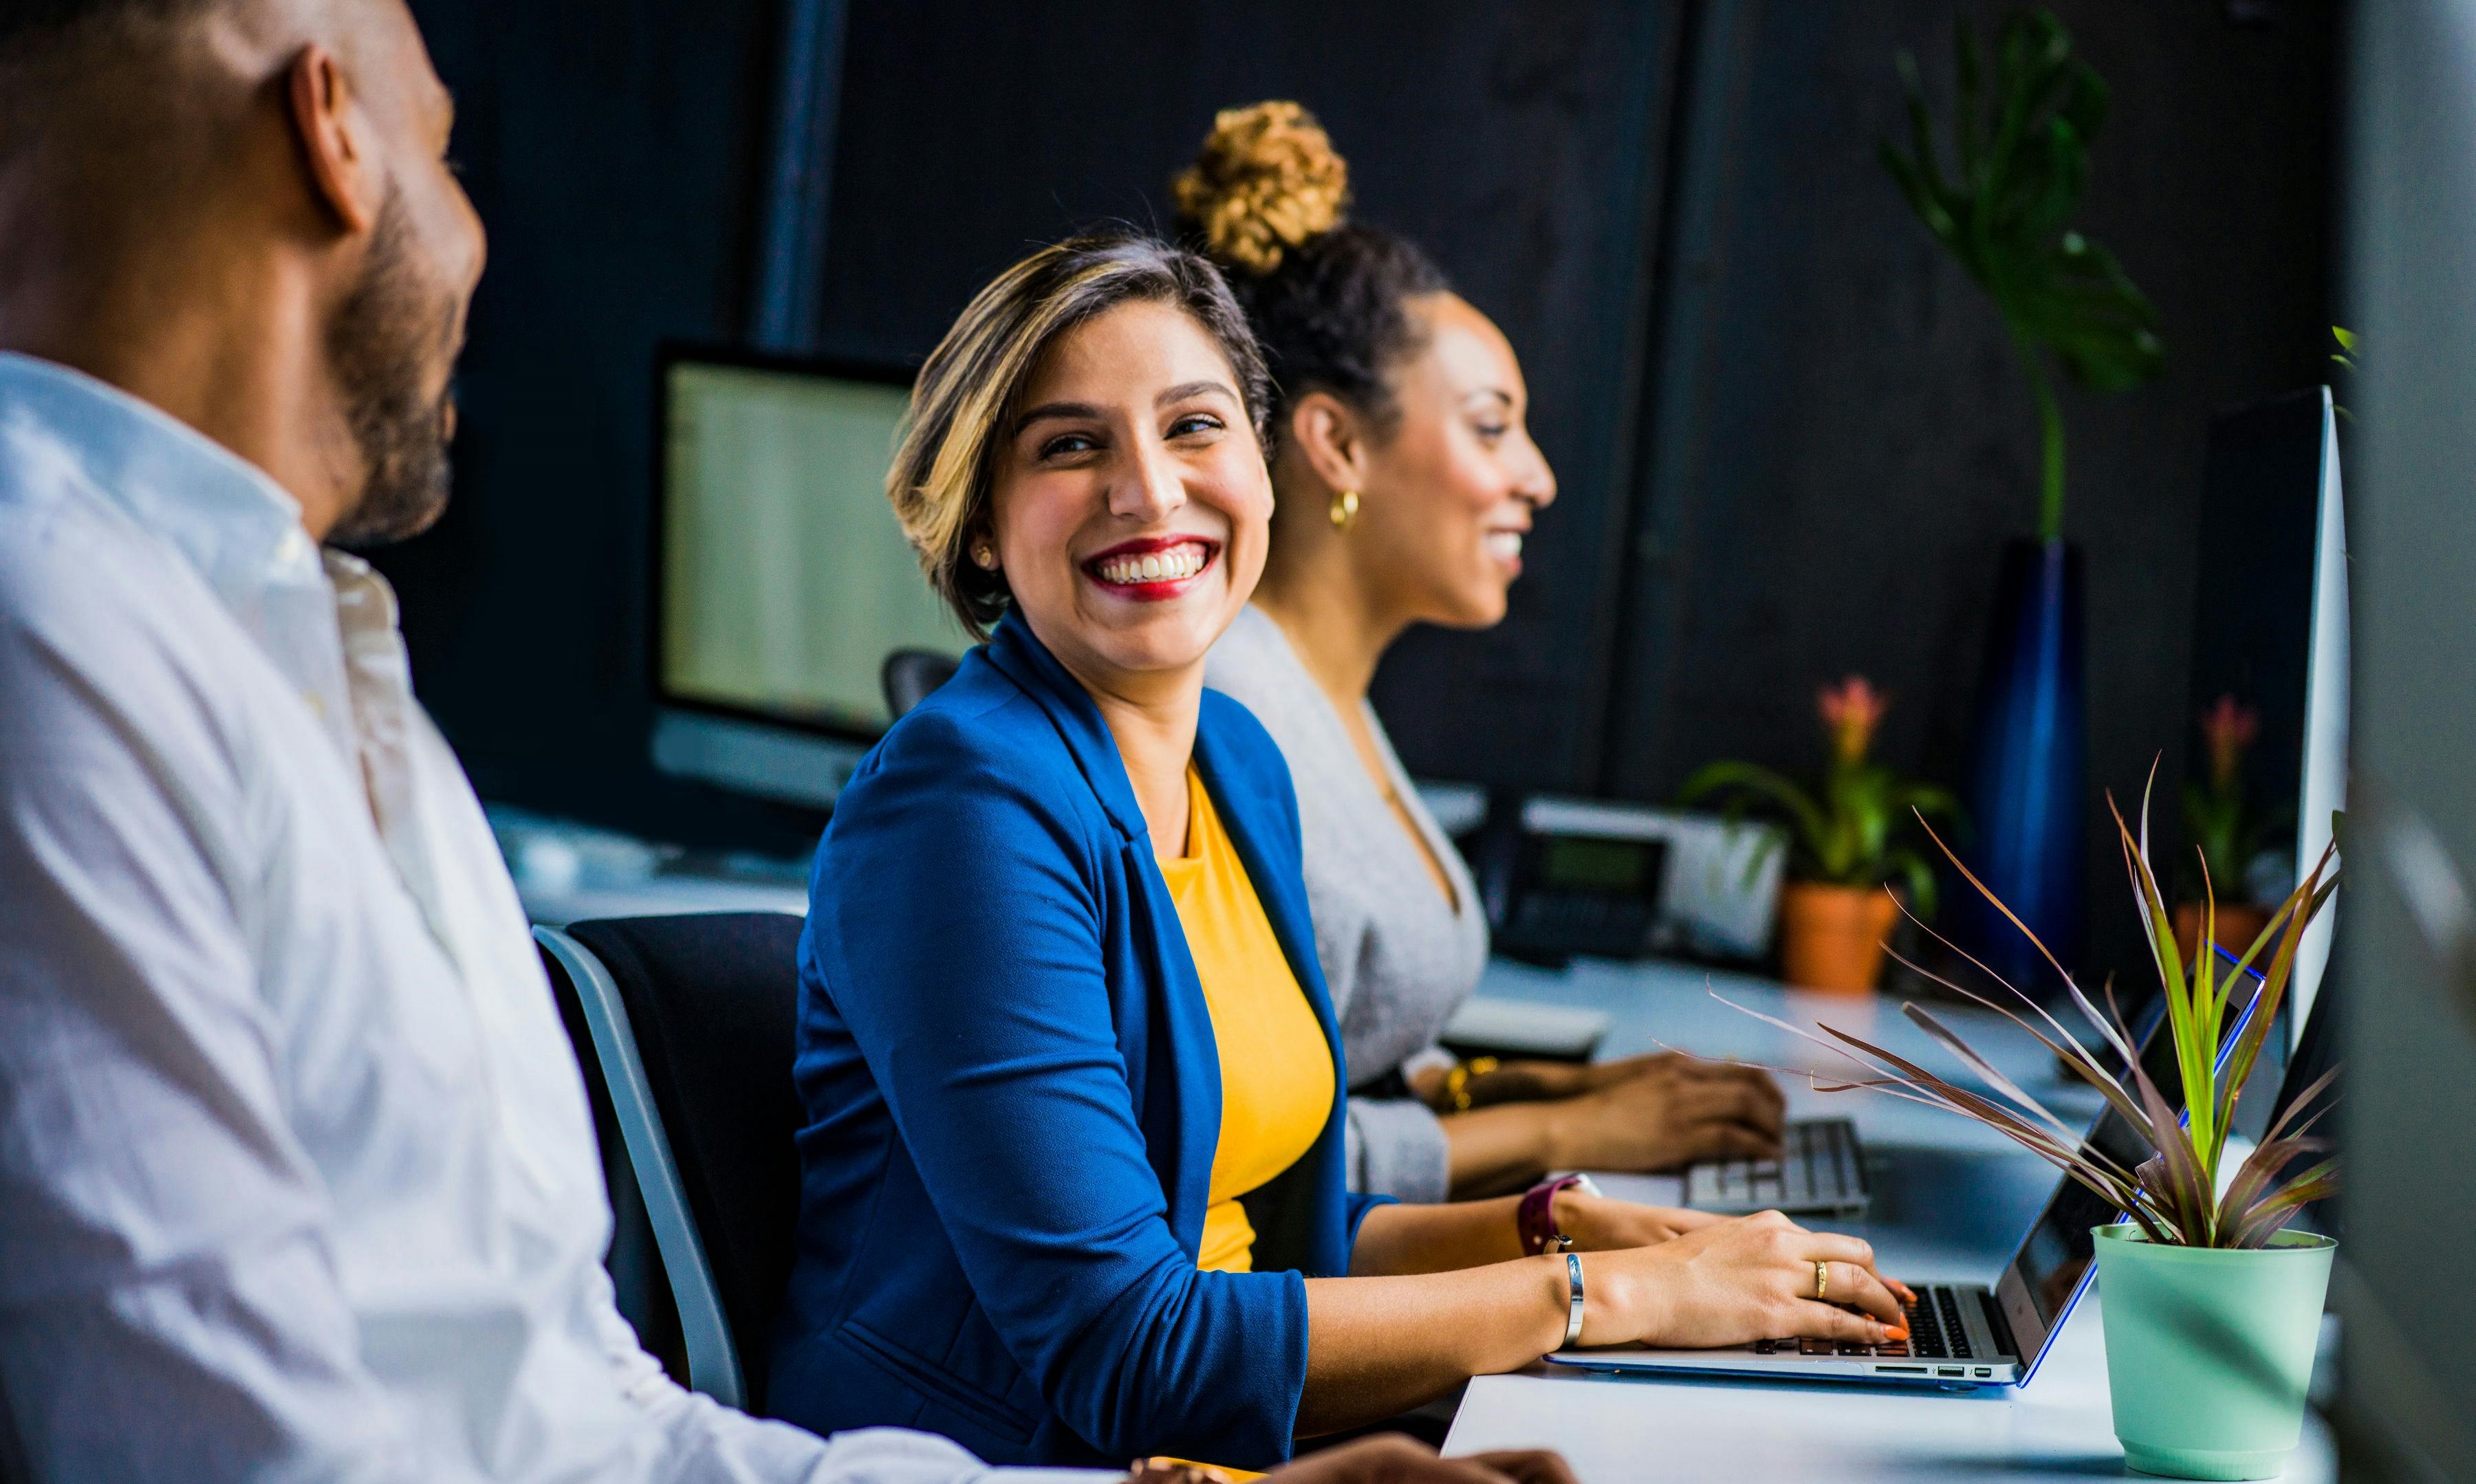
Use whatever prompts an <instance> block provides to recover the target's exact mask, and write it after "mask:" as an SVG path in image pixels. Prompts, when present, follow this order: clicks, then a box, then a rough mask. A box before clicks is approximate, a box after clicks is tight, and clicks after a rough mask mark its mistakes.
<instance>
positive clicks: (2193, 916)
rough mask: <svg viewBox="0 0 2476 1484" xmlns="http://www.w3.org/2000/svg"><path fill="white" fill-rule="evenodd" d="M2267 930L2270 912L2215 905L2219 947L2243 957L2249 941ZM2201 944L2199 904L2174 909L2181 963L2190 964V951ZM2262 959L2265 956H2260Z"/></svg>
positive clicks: (2248, 906) (2239, 905) (2242, 905)
mask: <svg viewBox="0 0 2476 1484" xmlns="http://www.w3.org/2000/svg"><path fill="white" fill-rule="evenodd" d="M2268 926H2269V908H2267V907H2257V906H2254V905H2253V904H2252V903H2248V902H2221V903H2218V947H2220V948H2222V949H2225V950H2226V951H2227V952H2230V953H2233V954H2235V955H2236V956H2237V957H2238V958H2241V957H2242V956H2243V951H2244V950H2245V949H2248V948H2250V947H2252V940H2253V939H2255V938H2257V937H2259V936H2261V930H2262V929H2263V928H2266V927H2268ZM2200 942H2201V904H2200V903H2197V902H2187V903H2183V904H2182V905H2181V906H2178V907H2177V908H2176V909H2175V946H2176V947H2177V948H2179V949H2181V950H2183V952H2184V962H2186V963H2188V964H2189V963H2191V961H2192V951H2193V950H2194V949H2195V948H2197V947H2199V946H2200ZM2263 956H2264V957H2265V958H2266V956H2267V955H2266V954H2265V955H2263Z"/></svg>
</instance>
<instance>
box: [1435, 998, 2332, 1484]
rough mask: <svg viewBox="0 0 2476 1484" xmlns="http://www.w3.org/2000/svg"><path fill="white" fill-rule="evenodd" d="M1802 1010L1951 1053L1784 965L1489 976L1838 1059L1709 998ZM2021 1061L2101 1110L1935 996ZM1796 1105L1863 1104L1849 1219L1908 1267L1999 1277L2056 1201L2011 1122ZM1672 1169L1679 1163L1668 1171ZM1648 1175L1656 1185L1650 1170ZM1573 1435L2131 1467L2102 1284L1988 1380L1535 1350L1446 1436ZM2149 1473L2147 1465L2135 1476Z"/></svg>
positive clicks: (2064, 1467) (2009, 1039) (2007, 1033)
mask: <svg viewBox="0 0 2476 1484" xmlns="http://www.w3.org/2000/svg"><path fill="white" fill-rule="evenodd" d="M1713 988H1716V989H1717V990H1718V991H1719V993H1720V994H1721V995H1724V996H1726V997H1727V998H1729V999H1730V1000H1734V1001H1736V1002H1739V1003H1741V1004H1745V1005H1748V1006H1751V1007H1753V1008H1755V1009H1759V1010H1762V1011H1763V1012H1764V1013H1766V1014H1770V1015H1774V1016H1777V1017H1779V1018H1780V1019H1782V1020H1786V1021H1788V1022H1789V1023H1790V1024H1792V1025H1796V1026H1812V1025H1813V1023H1814V1022H1815V1021H1817V1020H1827V1021H1828V1022H1830V1023H1831V1024H1832V1025H1835V1026H1840V1027H1841V1028H1842V1029H1844V1030H1846V1031H1848V1032H1850V1033H1851V1034H1855V1035H1860V1036H1864V1037H1866V1038H1867V1039H1868V1040H1870V1041H1874V1042H1875V1043H1876V1044H1878V1045H1882V1046H1885V1047H1888V1048H1889V1049H1891V1050H1894V1051H1899V1052H1900V1053H1901V1054H1902V1055H1911V1056H1915V1057H1916V1058H1917V1059H1919V1061H1921V1062H1923V1063H1924V1064H1926V1065H1928V1066H1932V1067H1935V1068H1936V1069H1937V1070H1945V1069H1950V1070H1953V1071H1956V1070H1957V1068H1956V1067H1955V1066H1954V1065H1953V1063H1952V1062H1951V1060H1950V1058H1949V1056H1948V1055H1947V1053H1944V1052H1943V1051H1940V1049H1936V1048H1934V1047H1933V1043H1932V1042H1931V1041H1930V1039H1929V1038H1928V1037H1927V1036H1926V1035H1925V1034H1924V1032H1922V1031H1920V1030H1918V1029H1917V1028H1916V1027H1915V1026H1911V1025H1910V1024H1909V1023H1908V1022H1907V1021H1905V1020H1904V1019H1902V1017H1901V1015H1900V1013H1899V1006H1898V1003H1897V1002H1894V1001H1888V1000H1872V999H1867V1000H1844V999H1838V998H1835V997H1830V996H1820V995H1809V994H1798V993H1793V992H1790V991H1787V990H1784V989H1782V988H1780V987H1779V986H1778V985H1776V984H1773V983H1771V982H1770V981H1768V980H1764V979H1756V978H1749V977H1743V976H1735V975H1728V974H1723V973H1706V972H1705V971H1703V970H1701V969H1697V968H1688V967H1685V966H1681V965H1675V964H1659V963H1650V964H1642V965H1631V966H1624V965H1616V964H1608V963H1599V962H1592V961H1583V962H1580V963H1577V964H1576V965H1574V967H1572V969H1570V970H1566V971H1563V972H1561V973H1549V972H1547V971H1543V970H1537V969H1531V968H1526V967H1524V966H1522V965H1519V964H1511V963H1506V962H1503V961H1500V960H1499V961H1498V962H1496V963H1493V964H1491V965H1490V966H1489V968H1488V973H1487V977H1486V978H1485V979H1484V980H1483V981H1482V982H1481V983H1480V986H1479V993H1480V994H1481V995H1483V996H1487V997H1491V998H1495V999H1499V1000H1511V1001H1522V1002H1532V1003H1545V1004H1558V1005H1568V1006H1572V1007H1576V1008H1586V1009H1593V1010H1598V1011H1601V1012H1604V1013H1605V1014H1607V1015H1608V1017H1609V1019H1610V1025H1609V1029H1608V1035H1607V1038H1606V1040H1605V1042H1604V1043H1602V1046H1601V1054H1603V1055H1608V1056H1624V1055H1630V1054H1632V1053H1634V1052H1637V1051H1657V1050H1659V1049H1660V1047H1661V1045H1662V1044H1663V1043H1665V1044H1666V1045H1669V1046H1672V1047H1674V1048H1676V1049H1678V1050H1681V1051H1699V1052H1702V1053H1705V1054H1710V1055H1724V1056H1736V1057H1741V1058H1744V1059H1746V1060H1753V1061H1761V1062H1765V1063H1767V1064H1770V1065H1772V1066H1778V1067H1787V1068H1793V1069H1797V1070H1814V1071H1832V1070H1838V1069H1840V1068H1841V1067H1842V1066H1843V1064H1839V1063H1836V1062H1835V1061H1834V1059H1833V1058H1831V1057H1829V1056H1828V1055H1826V1054H1825V1053H1824V1052H1822V1051H1820V1050H1818V1049H1815V1048H1813V1047H1811V1046H1808V1045H1807V1044H1805V1043H1803V1042H1800V1041H1797V1040H1796V1039H1795V1038H1794V1037H1792V1036H1790V1035H1788V1034H1787V1033H1786V1032H1784V1031H1781V1030H1779V1029H1777V1028H1775V1027H1773V1026H1769V1025H1766V1024H1764V1023H1763V1022H1761V1021H1758V1020H1755V1019H1753V1018H1752V1017H1751V1016H1748V1015H1745V1014H1742V1013H1740V1012H1739V1011H1737V1010H1734V1009H1731V1008H1729V1007H1728V1006H1726V1005H1724V1004H1721V1003H1720V1002H1717V1001H1716V1000H1714V999H1712V998H1711V996H1710V993H1709V990H1710V989H1713ZM1933 1008H1934V1010H1935V1012H1936V1015H1937V1016H1938V1018H1941V1019H1944V1021H1945V1022H1946V1023H1947V1024H1951V1025H1953V1026H1954V1027H1955V1028H1957V1029H1959V1030H1960V1031H1961V1033H1962V1034H1963V1035H1965V1036H1968V1038H1969V1041H1970V1044H1971V1045H1973V1046H1976V1047H1977V1048H1978V1049H1979V1050H1980V1051H1984V1052H1986V1053H1987V1055H1988V1059H1989V1060H1991V1061H1993V1063H1994V1064H1995V1065H1996V1066H1997V1067H1999V1068H2001V1069H2002V1071H2003V1072H2004V1074H2005V1075H2006V1076H2011V1077H2013V1078H2014V1079H2015V1080H2017V1081H2018V1082H2019V1083H2020V1084H2021V1085H2022V1086H2023V1087H2024V1088H2026V1089H2027V1090H2028V1091H2030V1092H2031V1093H2032V1094H2034V1095H2035V1096H2037V1097H2039V1098H2040V1099H2042V1100H2048V1105H2049V1106H2052V1107H2054V1108H2055V1110H2056V1112H2057V1113H2059V1114H2061V1115H2063V1116H2064V1117H2066V1118H2072V1117H2076V1116H2083V1117H2086V1116H2094V1114H2095V1112H2096V1110H2097V1108H2098V1106H2099V1104H2098V1102H2097V1095H2096V1094H2095V1093H2094V1092H2092V1091H2091V1090H2090V1089H2088V1088H2087V1087H2086V1086H2085V1085H2082V1084H2079V1083H2077V1082H2071V1083H2067V1082H2066V1081H2065V1080H2064V1078H2065V1076H2066V1075H2065V1074H2064V1073H2063V1072H2062V1071H2061V1069H2060V1068H2058V1067H2057V1066H2056V1065H2055V1064H2054V1059H2053V1057H2052V1056H2051V1055H2050V1054H2048V1053H2047V1052H2046V1051H2045V1050H2044V1048H2043V1047H2040V1046H2039V1045H2038V1044H2037V1043H2036V1042H2035V1041H2034V1040H2032V1039H2030V1038H2029V1037H2028V1036H2027V1035H2026V1034H2025V1033H2023V1032H2021V1031H2020V1030H2019V1029H2018V1027H2015V1026H2011V1025H2009V1024H2008V1023H2007V1022H2004V1021H2003V1020H2001V1019H2000V1018H1999V1017H1996V1016H1994V1015H1993V1014H1992V1013H1990V1012H1986V1011H1979V1010H1969V1009H1965V1008H1953V1009H1950V1010H1949V1011H1948V1013H1946V1007H1945V1006H1944V1005H1941V1004H1938V1005H1935V1006H1933ZM1786 1085H1787V1089H1788V1097H1789V1103H1790V1109H1791V1112H1792V1114H1793V1115H1813V1114H1823V1113H1832V1114H1845V1115H1846V1116H1849V1117H1853V1118H1854V1119H1856V1121H1857V1127H1858V1132H1859V1134H1860V1135H1861V1137H1863V1138H1864V1140H1865V1141H1866V1146H1867V1154H1868V1159H1869V1172H1868V1173H1869V1181H1870V1183H1871V1185H1872V1189H1873V1208H1872V1210H1871V1211H1870V1212H1869V1215H1868V1219H1867V1220H1865V1221H1863V1222H1852V1223H1834V1224H1833V1225H1835V1226H1837V1227H1838V1228H1840V1229H1844V1230H1847V1231H1852V1232H1855V1233H1858V1234H1859V1235H1862V1236H1864V1237H1865V1238H1866V1239H1867V1240H1868V1241H1869V1242H1871V1243H1873V1244H1874V1248H1875V1251H1876V1253H1877V1254H1878V1257H1879V1258H1880V1260H1881V1262H1882V1265H1883V1267H1884V1269H1885V1270H1886V1271H1888V1272H1891V1273H1893V1274H1896V1275H1898V1276H1901V1277H1905V1278H1908V1279H1911V1280H1915V1279H1919V1278H1928V1279H1959V1280H1965V1281H1976V1282H1991V1281H1993V1277H1994V1276H1995V1274H1997V1273H1998V1272H1999V1271H2000V1270H2001V1268H2002V1266H2003V1264H2004V1263H2005V1262H2006V1261H2008V1260H2009V1259H2010V1257H2011V1255H2012V1251H2013V1249H2014V1247H2015V1245H2016V1244H2017V1243H2018V1240H2019V1237H2020V1233H2021V1232H2022V1231H2023V1230H2024V1229H2026V1228H2027V1226H2028V1224H2029V1223H2030V1221H2031V1220H2032V1219H2033V1218H2034V1217H2035V1216H2036V1215H2037V1213H2038V1210H2039V1208H2040V1207H2041V1206H2042V1205H2043V1203H2044V1201H2045V1200H2046V1197H2047V1195H2048V1193H2049V1192H2050V1191H2051V1190H2052V1189H2053V1186H2054V1178H2055V1176H2054V1174H2053V1172H2052V1170H2051V1168H2050V1167H2049V1166H2047V1165H2046V1164H2044V1163H2043V1161H2041V1160H2039V1159H2038V1158H2037V1157H2036V1156H2034V1155H2031V1154H2029V1153H2027V1152H2025V1151H2023V1150H2020V1149H2019V1148H2018V1146H2016V1145H2014V1144H2012V1143H2011V1142H2010V1141H2009V1140H2007V1139H2005V1138H2003V1137H2002V1136H2001V1135H1999V1134H1996V1133H1993V1132H1992V1131H1991V1130H1987V1129H1984V1128H1981V1127H1979V1126H1978V1125H1975V1124H1972V1123H1970V1122H1968V1121H1966V1120H1963V1119H1959V1118H1955V1117H1952V1116H1949V1115H1945V1114H1941V1113H1937V1112H1935V1111H1933V1110H1931V1109H1927V1108H1922V1107H1918V1106H1916V1105H1914V1104H1910V1103H1904V1102H1900V1101H1894V1100H1893V1099H1890V1098H1886V1097H1881V1096H1877V1095H1874V1094H1867V1093H1836V1094H1824V1093H1817V1092H1815V1091H1814V1090H1813V1089H1812V1088H1810V1087H1808V1086H1806V1085H1804V1084H1803V1083H1802V1082H1800V1081H1797V1080H1795V1079H1793V1078H1792V1079H1787V1081H1786ZM1671 1183H1672V1182H1671ZM1643 1193H1644V1194H1646V1195H1649V1194H1654V1193H1656V1187H1645V1188H1644V1190H1643ZM1496 1447H1554V1448H1557V1449H1559V1450H1560V1451H1562V1452H1563V1453H1564V1454H1565V1456H1566V1457H1567V1458H1568V1459H1570V1460H1571V1461H1572V1465H1573V1468H1574V1472H1576V1473H1577V1474H1578V1475H1579V1476H1580V1477H1581V1479H1582V1481H1583V1484H1618V1481H1621V1480H1625V1481H1630V1480H1636V1479H1642V1478H1647V1477H1656V1478H1659V1479H1662V1480H1674V1481H1677V1484H1694V1481H1699V1480H1714V1481H1717V1480H1726V1481H1730V1484H1735V1481H1739V1480H1746V1479H1766V1480H1774V1479H1775V1480H1801V1479H1865V1480H1890V1479H1915V1480H1933V1481H1936V1484H1960V1481H1964V1480H1978V1479H1985V1480H2018V1479H2023V1478H2039V1477H2056V1478H2113V1477H2117V1476H2119V1475H2124V1474H2127V1473H2128V1472H2129V1471H2127V1470H2126V1469H2125V1468H2124V1463H2123V1450H2122V1448H2121V1447H2120V1446H2118V1445H2117V1443H2116V1441H2115V1425H2114V1422H2113V1417H2112V1413H2111V1411H2110V1408H2109V1406H2108V1401H2107V1377H2106V1351H2105V1339H2104V1335H2103V1332H2102V1330H2101V1328H2100V1322H2099V1315H2098V1303H2097V1299H2096V1296H2095V1294H2094V1293H2092V1295H2091V1296H2090V1297H2089V1298H2086V1299H2083V1300H2082V1301H2081V1303H2080V1305H2079V1306H2078V1307H2077V1308H2075V1309H2074V1311H2073V1313H2072V1316H2071V1318H2070V1320H2069V1321H2067V1323H2066V1324H2065V1326H2064V1330H2063V1333H2062V1334H2060V1335H2058V1336H2057V1337H2056V1340H2055V1344H2054V1348H2053V1349H2052V1351H2051V1352H2050V1353H2049V1354H2048V1355H2047V1357H2046V1360H2045V1363H2044V1365H2043V1368H2042V1369H2041V1370H2040V1371H2039V1373H2038V1375H2037V1378H2036V1379H2035V1380H2033V1381H2032V1382H2031V1383H2030V1384H2029V1385H2028V1386H2026V1387H2022V1388H2018V1389H2015V1388H2009V1387H2003V1388H1989V1389H1986V1390H1983V1391H1978V1392H1970V1393H1941V1392H1931V1391H1914V1392H1913V1391H1907V1390H1901V1389H1893V1388H1878V1387H1856V1386H1838V1385H1828V1384H1820V1383H1815V1382H1801V1383H1767V1382H1759V1381H1745V1380H1713V1379H1695V1378H1685V1377H1677V1378H1659V1379H1651V1378H1647V1377H1616V1376H1608V1375H1600V1374H1592V1373H1584V1372H1577V1371H1572V1370H1570V1369H1567V1368H1563V1367H1551V1366H1544V1365H1543V1366H1537V1367H1533V1368H1532V1369H1531V1370H1530V1371H1528V1372H1525V1373H1520V1374H1516V1375H1500V1376H1481V1377H1479V1378H1478V1379H1477V1380H1474V1381H1473V1382H1472V1383H1471V1386H1470V1390H1469V1393H1468V1394H1467V1395H1466V1396H1465V1397H1463V1399H1462V1404H1461V1410H1460V1412H1459V1413H1458V1414H1457V1415H1456V1416H1455V1418H1454V1421H1453V1429H1452V1434H1451V1436H1450V1438H1449V1439H1448V1441H1447V1443H1446V1448H1445V1450H1446V1451H1447V1452H1448V1453H1468V1452H1475V1451H1478V1450H1480V1449H1484V1448H1496ZM2333 1456H2334V1455H2333V1452H2332V1447H2331V1443H2330V1437H2329V1434H2328V1432H2327V1430H2326V1429H2324V1428H2323V1427H2322V1426H2321V1425H2320V1424H2319V1423H2318V1422H2315V1421H2312V1420H2308V1421H2307V1422H2306V1427H2305V1436H2304V1443H2303V1446H2302V1447H2299V1448H2297V1449H2296V1452H2295V1455H2294V1457H2293V1458H2291V1459H2290V1461H2289V1464H2288V1470H2287V1477H2288V1478H2289V1479H2290V1480H2304V1481H2320V1480H2326V1479H2329V1478H2331V1477H2333V1476H2334V1474H2335V1472H2336V1471H2335V1467H2334V1463H2333ZM2134 1476H2135V1477H2138V1475H2134Z"/></svg>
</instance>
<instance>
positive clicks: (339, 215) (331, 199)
mask: <svg viewBox="0 0 2476 1484" xmlns="http://www.w3.org/2000/svg"><path fill="white" fill-rule="evenodd" d="M285 84H286V85H287V86H286V98H287V100H288V101H289V102H290V104H291V106H292V130H293V133H294V134H295V135H297V136H299V137H300V140H301V156H302V162H303V163H304V164H306V165H307V166H308V167H309V189H310V192H311V194H312V195H314V196H315V197H316V198H317V200H318V202H319V204H320V205H322V206H324V207H326V209H327V210H330V211H332V212H334V215H335V219H336V224H337V225H338V226H340V227H342V228H343V229H344V230H345V231H346V232H347V233H351V234H353V235H361V234H364V233H367V232H369V231H370V230H371V229H373V228H374V227H376V226H377V225H378V219H379V208H380V207H381V206H382V205H383V204H384V200H385V190H384V183H383V182H382V181H381V179H380V173H379V161H378V152H377V149H376V148H375V145H376V144H377V142H378V141H377V136H376V135H375V134H374V133H373V132H372V130H371V128H370V120H369V115H368V114H367V113H365V112H363V111H361V109H360V106H359V103H358V101H357V100H356V99H355V98H354V96H353V89H352V85H351V83H349V82H348V81H346V79H345V77H344V69H343V67H342V66H341V65H339V64H338V63H337V62H336V61H335V54H334V53H333V52H331V51H329V50H327V49H326V48H325V47H323V46H318V45H315V44H312V45H309V46H305V47H303V48H301V51H300V54H299V55H298V56H296V57H294V58H293V59H292V65H291V66H290V67H289V68H288V69H286V71H285Z"/></svg>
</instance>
